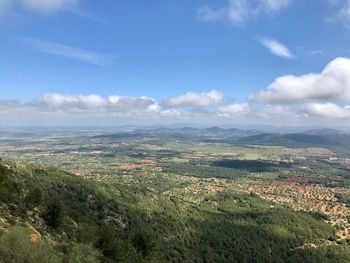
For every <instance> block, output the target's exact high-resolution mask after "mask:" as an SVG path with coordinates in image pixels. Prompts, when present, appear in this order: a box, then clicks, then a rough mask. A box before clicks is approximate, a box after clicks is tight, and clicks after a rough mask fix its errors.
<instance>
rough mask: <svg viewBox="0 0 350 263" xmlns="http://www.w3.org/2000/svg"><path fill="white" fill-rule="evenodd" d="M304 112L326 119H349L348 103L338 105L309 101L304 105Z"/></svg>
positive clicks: (349, 107)
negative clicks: (343, 105)
mask: <svg viewBox="0 0 350 263" xmlns="http://www.w3.org/2000/svg"><path fill="white" fill-rule="evenodd" d="M305 113H307V114H308V115H311V116H315V117H319V118H328V119H350V105H349V106H345V107H340V106H338V105H336V104H333V103H310V104H307V105H305Z"/></svg>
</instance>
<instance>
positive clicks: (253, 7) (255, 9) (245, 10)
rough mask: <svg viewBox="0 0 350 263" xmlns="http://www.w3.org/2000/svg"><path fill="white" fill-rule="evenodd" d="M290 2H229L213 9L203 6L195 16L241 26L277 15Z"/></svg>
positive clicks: (260, 0) (244, 0)
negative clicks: (264, 16)
mask: <svg viewBox="0 0 350 263" xmlns="http://www.w3.org/2000/svg"><path fill="white" fill-rule="evenodd" d="M291 2H292V0H230V1H229V2H228V5H227V6H226V7H221V8H217V9H214V8H212V7H209V6H203V7H201V8H200V9H199V10H198V14H197V16H198V18H199V19H200V20H203V21H209V22H215V21H218V20H227V21H230V22H231V23H232V24H234V25H241V24H243V23H245V22H247V21H248V20H250V19H253V18H256V17H258V16H262V15H268V16H271V15H275V14H278V13H279V12H281V11H282V10H284V9H286V8H287V7H288V6H289V4H290V3H291Z"/></svg>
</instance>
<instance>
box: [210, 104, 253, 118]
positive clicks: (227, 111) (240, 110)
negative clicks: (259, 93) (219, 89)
mask: <svg viewBox="0 0 350 263" xmlns="http://www.w3.org/2000/svg"><path fill="white" fill-rule="evenodd" d="M249 112H250V107H249V105H248V103H236V104H231V105H227V106H223V107H219V108H218V111H217V115H218V116H219V117H224V118H231V117H237V116H240V115H244V114H247V113H249Z"/></svg>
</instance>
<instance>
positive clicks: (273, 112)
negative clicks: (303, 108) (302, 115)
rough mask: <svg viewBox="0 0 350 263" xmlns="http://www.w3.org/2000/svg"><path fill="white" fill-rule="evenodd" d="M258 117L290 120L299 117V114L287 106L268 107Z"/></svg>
mask: <svg viewBox="0 0 350 263" xmlns="http://www.w3.org/2000/svg"><path fill="white" fill-rule="evenodd" d="M258 115H259V116H261V117H263V118H267V119H281V118H283V119H290V118H294V117H297V114H296V113H295V112H294V111H292V110H291V109H290V107H289V106H286V105H266V106H265V107H264V108H263V109H262V110H261V111H260V112H258Z"/></svg>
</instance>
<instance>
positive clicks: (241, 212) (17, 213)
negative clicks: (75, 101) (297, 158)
mask: <svg viewBox="0 0 350 263" xmlns="http://www.w3.org/2000/svg"><path fill="white" fill-rule="evenodd" d="M162 193H163V192H162V185H161V183H157V184H154V185H152V186H150V185H148V184H146V183H143V182H141V181H140V183H139V184H130V185H127V184H118V183H116V182H115V183H114V182H107V181H106V182H104V181H94V180H88V179H84V178H81V177H77V176H75V175H72V174H69V173H66V172H63V171H60V170H57V169H55V168H50V167H46V166H43V165H40V164H26V163H18V162H12V161H0V228H1V232H0V262H4V263H7V262H38V263H40V262H347V261H348V260H349V259H350V258H349V255H350V248H349V246H348V245H346V244H343V245H340V244H339V245H329V244H331V243H334V242H333V241H334V240H335V233H334V230H333V228H332V227H331V226H330V225H327V224H326V223H324V222H323V218H322V215H317V214H308V213H305V212H295V211H292V210H291V209H289V208H285V207H282V206H279V205H272V204H271V203H270V202H268V201H264V200H263V199H261V198H259V197H257V196H256V195H254V194H251V195H249V194H242V193H238V192H237V193H236V192H217V193H216V194H214V195H208V196H207V197H206V198H204V199H203V201H201V202H200V203H199V204H195V203H191V202H186V201H184V200H182V199H180V198H177V197H176V196H171V197H169V196H167V195H163V194H162Z"/></svg>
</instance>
